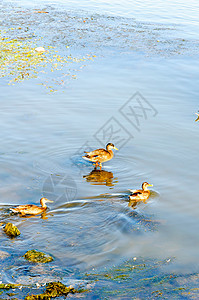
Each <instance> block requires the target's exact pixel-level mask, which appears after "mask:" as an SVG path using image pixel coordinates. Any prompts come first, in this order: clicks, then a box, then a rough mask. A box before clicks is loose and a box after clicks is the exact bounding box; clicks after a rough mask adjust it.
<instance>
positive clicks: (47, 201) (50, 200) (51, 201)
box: [46, 199, 54, 203]
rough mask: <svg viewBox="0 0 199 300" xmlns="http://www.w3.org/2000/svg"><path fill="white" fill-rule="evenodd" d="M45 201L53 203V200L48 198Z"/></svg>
mask: <svg viewBox="0 0 199 300" xmlns="http://www.w3.org/2000/svg"><path fill="white" fill-rule="evenodd" d="M46 202H50V203H53V202H54V201H53V200H49V199H48V200H46Z"/></svg>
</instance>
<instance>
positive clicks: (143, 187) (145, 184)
mask: <svg viewBox="0 0 199 300" xmlns="http://www.w3.org/2000/svg"><path fill="white" fill-rule="evenodd" d="M149 186H153V184H149V183H148V182H143V184H142V189H143V190H144V191H146V190H147V188H148V187H149Z"/></svg>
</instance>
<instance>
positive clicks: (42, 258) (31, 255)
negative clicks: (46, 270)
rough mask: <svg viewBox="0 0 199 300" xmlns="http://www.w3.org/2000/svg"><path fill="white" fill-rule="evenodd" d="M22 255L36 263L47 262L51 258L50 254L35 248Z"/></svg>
mask: <svg viewBox="0 0 199 300" xmlns="http://www.w3.org/2000/svg"><path fill="white" fill-rule="evenodd" d="M23 257H24V258H25V259H27V260H29V261H32V262H36V263H48V262H51V261H52V260H53V257H52V256H50V255H48V254H45V253H43V252H39V251H36V250H29V251H27V252H26V253H25V254H24V255H23Z"/></svg>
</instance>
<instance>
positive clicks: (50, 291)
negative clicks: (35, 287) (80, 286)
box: [25, 281, 80, 300]
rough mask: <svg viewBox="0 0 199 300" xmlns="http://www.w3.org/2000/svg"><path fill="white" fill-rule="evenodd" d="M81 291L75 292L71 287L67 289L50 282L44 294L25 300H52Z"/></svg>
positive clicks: (27, 297) (60, 284) (62, 285)
mask: <svg viewBox="0 0 199 300" xmlns="http://www.w3.org/2000/svg"><path fill="white" fill-rule="evenodd" d="M79 292H80V291H78V290H75V289H74V287H72V286H71V285H70V286H69V287H67V286H66V285H64V284H63V283H61V282H59V281H57V282H50V283H48V284H47V287H46V290H45V292H44V293H43V294H39V295H28V296H26V298H25V300H50V299H51V298H56V297H59V296H67V295H68V294H69V293H72V294H74V293H79Z"/></svg>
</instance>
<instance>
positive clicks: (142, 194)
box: [129, 182, 153, 202]
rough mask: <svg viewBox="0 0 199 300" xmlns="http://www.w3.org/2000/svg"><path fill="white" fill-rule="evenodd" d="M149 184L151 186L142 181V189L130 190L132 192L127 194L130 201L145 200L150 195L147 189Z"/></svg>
mask: <svg viewBox="0 0 199 300" xmlns="http://www.w3.org/2000/svg"><path fill="white" fill-rule="evenodd" d="M149 186H153V185H152V184H149V183H148V182H143V184H142V190H130V191H131V192H132V194H131V195H130V196H129V200H130V201H134V202H137V201H146V200H147V199H148V198H149V196H150V191H149V190H148V187H149Z"/></svg>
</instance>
